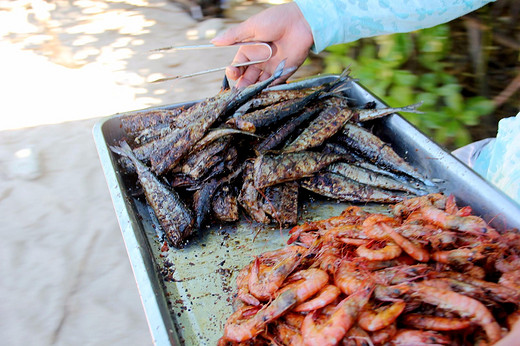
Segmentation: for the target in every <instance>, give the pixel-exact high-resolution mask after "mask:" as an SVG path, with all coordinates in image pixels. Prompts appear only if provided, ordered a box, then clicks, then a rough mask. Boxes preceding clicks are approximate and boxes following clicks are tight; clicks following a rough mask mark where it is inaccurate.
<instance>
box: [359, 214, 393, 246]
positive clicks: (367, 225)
mask: <svg viewBox="0 0 520 346" xmlns="http://www.w3.org/2000/svg"><path fill="white" fill-rule="evenodd" d="M382 224H389V225H392V226H397V221H396V220H395V219H394V218H392V217H390V216H387V215H383V214H372V215H370V216H369V217H367V218H366V219H365V221H363V224H362V227H363V231H364V232H365V234H366V235H367V236H369V237H370V238H372V239H376V240H385V239H387V238H388V235H387V234H386V232H385V231H384V230H383V229H382V228H381V225H382Z"/></svg>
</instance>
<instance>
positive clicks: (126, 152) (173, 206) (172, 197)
mask: <svg viewBox="0 0 520 346" xmlns="http://www.w3.org/2000/svg"><path fill="white" fill-rule="evenodd" d="M110 149H111V150H112V151H113V152H115V153H117V154H119V155H121V156H125V157H128V158H129V159H130V160H131V161H132V163H133V164H134V166H135V170H136V172H137V176H138V179H139V183H140V184H141V186H142V187H143V190H144V195H145V197H146V200H147V201H148V204H149V205H150V206H151V207H152V209H153V211H154V213H155V216H156V217H157V220H159V223H160V225H161V227H162V229H163V231H164V233H165V234H166V237H167V239H168V241H169V243H170V244H171V245H172V246H174V247H176V248H182V247H183V246H184V245H185V241H186V239H187V238H188V237H189V236H190V235H191V234H192V233H193V224H194V217H193V215H192V212H191V211H190V209H189V208H188V207H187V206H186V205H185V204H184V203H183V202H182V200H181V198H180V196H179V195H178V194H177V192H176V191H174V190H171V189H169V188H168V187H166V186H165V185H164V184H162V183H161V182H160V181H159V179H158V178H157V177H156V176H155V175H154V174H153V173H152V172H151V171H150V169H149V168H148V167H147V166H145V165H144V164H143V163H142V162H141V161H139V160H138V159H137V158H136V157H135V155H134V154H133V152H132V149H131V148H130V146H129V145H128V143H126V142H121V144H120V147H115V146H110Z"/></svg>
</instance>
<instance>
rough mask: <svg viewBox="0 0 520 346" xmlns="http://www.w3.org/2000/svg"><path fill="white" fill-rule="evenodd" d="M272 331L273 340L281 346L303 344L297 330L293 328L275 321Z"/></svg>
mask: <svg viewBox="0 0 520 346" xmlns="http://www.w3.org/2000/svg"><path fill="white" fill-rule="evenodd" d="M274 329H275V339H276V341H277V342H280V343H281V344H282V345H301V344H302V342H303V339H302V334H301V332H300V329H298V328H294V327H293V326H291V325H289V324H286V323H283V322H281V321H276V323H275V324H274Z"/></svg>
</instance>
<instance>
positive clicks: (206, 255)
mask: <svg viewBox="0 0 520 346" xmlns="http://www.w3.org/2000/svg"><path fill="white" fill-rule="evenodd" d="M334 78H337V76H319V77H315V78H310V79H308V80H304V81H300V82H295V83H289V84H287V85H284V86H279V87H277V88H301V87H309V86H315V85H319V84H322V83H325V82H328V81H331V80H332V79H334ZM347 94H348V95H347V96H348V97H350V98H351V99H353V100H355V101H356V103H357V104H359V105H364V104H365V103H366V102H370V101H375V102H376V103H377V105H378V107H383V106H385V105H384V104H383V103H382V102H381V101H380V100H378V99H377V98H376V97H374V95H372V94H371V93H370V92H368V91H367V90H366V89H365V88H363V87H362V86H361V85H360V84H358V83H355V82H352V85H351V88H350V89H349V90H348V91H347ZM188 104H190V103H184V104H175V105H168V106H163V107H157V108H153V109H158V108H175V107H179V106H184V105H188ZM132 113H133V112H128V113H122V114H117V115H113V116H110V117H107V118H105V119H102V120H100V121H99V122H98V123H97V124H96V125H95V127H94V129H93V135H94V139H95V142H96V146H97V150H98V153H99V157H100V160H101V164H102V167H103V170H104V173H105V177H106V180H107V183H108V187H109V190H110V193H111V196H112V202H113V204H114V208H115V211H116V214H117V218H118V221H119V225H120V227H121V232H122V235H123V238H124V242H125V246H126V249H127V252H128V257H129V259H130V262H131V265H132V269H133V272H134V276H135V280H136V283H137V286H138V289H139V293H140V296H141V300H142V303H143V307H144V311H145V313H146V318H147V320H148V324H149V327H150V331H151V335H152V339H153V342H154V344H156V345H184V344H187V345H196V344H200V345H206V344H209V345H215V344H216V342H217V340H218V339H219V338H220V336H222V332H223V325H224V322H225V320H226V318H227V317H228V316H229V315H230V314H231V312H232V308H231V299H230V297H231V294H232V293H233V289H234V286H235V276H236V274H237V272H238V270H239V269H240V268H242V267H243V266H244V265H246V264H247V263H249V262H250V261H251V260H252V259H253V258H254V256H255V255H257V254H260V253H262V252H264V251H268V250H271V249H275V248H280V247H283V246H284V245H285V243H286V240H287V239H288V236H287V230H286V229H284V230H281V229H279V228H277V227H266V226H262V225H257V224H250V223H248V222H247V221H245V220H243V221H241V222H238V223H236V224H232V225H226V226H223V225H218V226H213V227H210V228H208V229H206V230H204V231H201V232H199V235H198V236H197V237H196V239H195V240H193V241H192V242H190V244H189V245H188V246H187V247H186V248H184V249H181V250H177V249H169V251H161V247H162V245H163V244H162V243H161V241H160V235H159V234H158V232H157V231H156V230H157V229H158V228H159V227H158V224H157V222H156V220H155V218H154V216H153V212H151V210H150V209H149V207H147V205H146V204H145V203H144V202H143V200H142V199H139V198H136V197H134V196H132V194H131V192H130V191H131V189H132V187H134V186H135V181H129V180H128V179H127V178H125V176H124V174H123V173H122V172H121V171H120V170H119V167H118V164H117V161H116V156H115V155H114V154H113V153H112V152H111V151H110V149H109V148H108V146H109V145H112V144H114V143H116V141H117V140H119V139H120V138H122V137H123V135H124V133H123V130H122V129H121V126H120V125H121V118H122V117H125V116H128V115H130V114H132ZM375 128H376V131H377V133H378V135H380V136H381V137H382V138H383V139H384V140H385V141H387V142H389V143H390V144H391V145H392V146H393V148H394V149H395V150H396V151H397V152H398V153H399V154H401V155H402V156H403V157H405V158H406V160H407V161H409V162H410V163H411V164H412V165H414V166H415V167H416V168H417V169H418V170H419V171H420V172H421V173H423V174H424V175H425V176H427V177H429V178H432V179H437V180H440V181H442V183H441V189H442V190H443V191H444V192H445V193H448V194H450V193H453V194H454V195H455V196H456V197H457V202H458V203H459V204H460V205H470V206H471V207H472V208H473V210H474V212H475V213H476V214H477V215H480V216H482V217H483V218H484V219H485V220H486V221H491V224H492V226H494V227H495V228H497V229H498V230H503V229H506V228H518V229H520V218H519V217H518V216H519V215H520V207H519V206H518V204H516V203H515V202H514V201H512V200H511V199H509V197H507V196H506V195H505V194H503V193H502V192H501V191H499V190H497V189H496V188H495V187H493V186H491V185H490V184H489V183H488V182H486V181H485V180H484V179H483V178H481V177H480V176H479V175H477V174H476V173H474V172H473V171H472V170H471V169H469V168H468V167H467V166H465V165H464V164H463V163H462V162H460V161H459V160H457V159H456V158H455V157H453V156H452V155H450V154H449V153H448V152H446V151H445V150H443V148H441V147H439V146H438V145H437V144H435V143H434V142H432V141H431V140H430V139H429V138H427V137H426V136H424V135H423V134H422V133H420V132H419V131H418V130H417V129H416V128H415V127H413V126H412V125H411V124H410V123H409V122H407V121H406V120H405V119H404V118H402V117H401V116H400V115H398V114H393V115H391V116H388V117H385V118H383V119H380V120H378V121H376V122H375ZM347 205H348V204H346V203H336V202H319V203H313V202H310V201H309V202H308V203H307V204H306V205H305V206H304V208H303V212H302V218H303V219H305V220H308V219H321V218H327V217H330V216H334V215H339V214H340V213H341V211H342V210H343V209H344V208H345V207H346V206H347ZM364 207H365V208H367V209H369V211H378V210H381V208H384V207H383V206H381V205H377V204H368V205H365V206H364Z"/></svg>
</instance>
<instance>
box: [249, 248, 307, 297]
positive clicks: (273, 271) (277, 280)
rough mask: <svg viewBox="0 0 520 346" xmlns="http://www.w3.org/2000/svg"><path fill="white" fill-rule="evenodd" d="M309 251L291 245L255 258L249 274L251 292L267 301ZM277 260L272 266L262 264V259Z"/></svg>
mask: <svg viewBox="0 0 520 346" xmlns="http://www.w3.org/2000/svg"><path fill="white" fill-rule="evenodd" d="M306 251H307V249H305V248H304V247H301V246H297V245H291V246H289V247H286V248H284V249H283V251H278V252H277V253H275V254H272V253H269V255H266V254H263V255H262V256H260V257H258V258H256V259H255V261H254V263H253V265H252V267H251V273H250V275H249V285H248V287H249V292H250V293H251V294H252V295H253V296H255V297H256V298H257V299H259V300H261V301H267V300H269V299H271V298H272V297H273V293H274V292H275V291H276V290H277V289H278V288H279V287H280V286H281V285H282V283H283V282H284V280H285V278H287V276H289V275H290V274H291V272H292V271H293V270H294V268H296V266H298V264H299V263H300V261H301V260H302V258H303V254H304V253H305V252H306ZM266 259H267V260H269V261H272V260H275V261H277V263H276V264H275V265H274V266H272V267H268V266H264V267H263V270H260V269H261V266H260V261H261V260H266Z"/></svg>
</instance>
